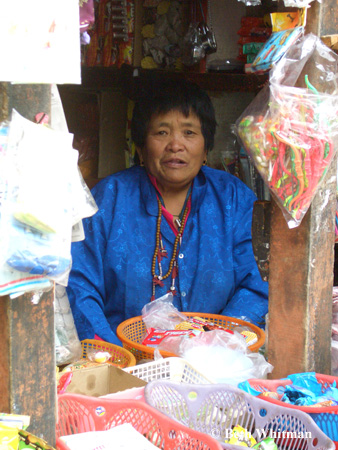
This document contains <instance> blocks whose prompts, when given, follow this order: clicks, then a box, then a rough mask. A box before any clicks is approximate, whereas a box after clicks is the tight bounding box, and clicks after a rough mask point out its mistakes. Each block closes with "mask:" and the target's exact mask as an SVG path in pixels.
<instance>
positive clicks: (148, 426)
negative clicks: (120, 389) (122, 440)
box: [56, 393, 222, 450]
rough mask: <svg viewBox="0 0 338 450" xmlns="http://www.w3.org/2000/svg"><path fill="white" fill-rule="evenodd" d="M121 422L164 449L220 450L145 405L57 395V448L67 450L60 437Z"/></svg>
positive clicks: (196, 433)
mask: <svg viewBox="0 0 338 450" xmlns="http://www.w3.org/2000/svg"><path fill="white" fill-rule="evenodd" d="M124 423H130V424H131V425H132V426H133V427H134V428H135V429H136V430H137V431H138V432H139V433H141V434H142V435H143V436H145V437H146V438H147V439H148V440H149V441H150V442H151V443H152V444H154V445H155V446H157V447H159V448H160V449H163V450H221V449H222V447H221V445H220V444H219V443H218V442H217V441H216V440H215V439H213V438H212V437H210V436H208V435H207V434H204V433H200V432H198V431H195V430H192V429H190V428H187V427H186V426H184V425H182V424H180V423H179V422H177V421H175V420H173V419H168V417H167V416H165V415H164V414H162V413H160V412H159V411H157V410H156V409H154V408H152V407H151V406H149V405H148V404H146V403H143V402H136V401H135V400H112V399H106V398H97V397H88V396H85V395H79V394H67V393H66V394H62V395H59V396H58V422H57V424H56V438H57V439H56V448H57V449H58V450H69V447H67V445H66V444H65V443H64V442H63V441H62V439H61V436H68V435H70V434H76V433H84V432H86V431H104V430H108V429H110V428H112V427H115V426H117V425H122V424H124Z"/></svg>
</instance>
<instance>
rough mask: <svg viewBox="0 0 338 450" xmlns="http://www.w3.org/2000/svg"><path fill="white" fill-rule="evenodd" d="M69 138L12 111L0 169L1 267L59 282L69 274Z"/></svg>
mask: <svg viewBox="0 0 338 450" xmlns="http://www.w3.org/2000/svg"><path fill="white" fill-rule="evenodd" d="M77 157H78V155H77V152H76V151H75V150H73V149H72V135H70V134H69V133H61V132H55V131H53V130H50V129H48V128H46V127H44V126H42V125H37V124H34V123H33V122H30V121H28V120H26V119H24V118H23V117H22V116H20V114H18V113H17V112H16V111H15V110H14V111H13V113H12V118H11V122H10V127H9V137H8V147H7V152H6V157H5V160H4V164H5V167H6V173H7V180H6V187H5V192H4V198H3V201H2V204H1V217H0V241H1V242H0V263H1V264H2V265H8V266H10V267H11V268H12V269H15V270H17V271H19V272H26V273H28V274H34V275H40V276H41V275H43V276H46V277H47V278H49V279H52V280H54V281H58V279H59V278H60V277H63V276H64V274H65V273H68V272H69V271H70V265H71V255H70V247H71V228H72V211H73V208H72V198H73V197H72V176H73V174H74V171H76V170H77Z"/></svg>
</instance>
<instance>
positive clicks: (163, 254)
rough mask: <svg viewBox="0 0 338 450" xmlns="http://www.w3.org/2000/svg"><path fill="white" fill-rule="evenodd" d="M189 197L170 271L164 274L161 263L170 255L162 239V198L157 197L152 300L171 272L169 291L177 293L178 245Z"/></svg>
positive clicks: (186, 209)
mask: <svg viewBox="0 0 338 450" xmlns="http://www.w3.org/2000/svg"><path fill="white" fill-rule="evenodd" d="M189 198H190V195H189V197H188V199H187V201H186V206H185V208H184V212H183V215H182V220H181V221H180V223H179V228H178V233H177V235H176V238H175V242H174V248H173V254H172V257H171V260H170V262H169V268H168V271H167V273H166V274H163V271H162V264H161V261H162V259H163V258H167V257H168V255H167V250H166V249H165V248H164V246H163V241H162V237H161V221H162V203H161V200H160V199H159V198H157V202H158V217H157V224H156V247H155V251H154V255H153V260H152V264H151V274H152V277H153V279H152V283H153V295H152V297H151V301H153V300H155V288H156V286H157V285H159V286H162V287H163V286H164V283H163V280H165V279H166V278H168V277H169V276H170V274H171V279H172V281H171V286H170V289H169V290H168V292H171V293H172V294H173V295H176V289H175V279H176V277H177V273H178V268H177V260H176V256H177V249H178V245H179V244H181V239H182V235H183V230H184V226H185V222H186V219H187V215H188V211H189ZM156 260H157V262H158V269H159V274H156Z"/></svg>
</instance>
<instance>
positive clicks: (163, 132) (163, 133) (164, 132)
mask: <svg viewBox="0 0 338 450" xmlns="http://www.w3.org/2000/svg"><path fill="white" fill-rule="evenodd" d="M157 134H158V135H160V136H165V135H166V134H167V132H166V131H164V130H159V131H158V132H157Z"/></svg>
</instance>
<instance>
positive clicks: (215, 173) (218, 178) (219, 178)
mask: <svg viewBox="0 0 338 450" xmlns="http://www.w3.org/2000/svg"><path fill="white" fill-rule="evenodd" d="M202 170H203V173H204V175H205V177H206V179H207V180H208V182H210V183H213V184H215V183H219V184H225V185H228V184H229V183H231V184H234V185H235V186H238V187H244V189H245V188H247V189H249V188H248V187H247V186H246V184H245V183H244V182H243V181H242V180H240V179H239V178H238V177H236V176H235V175H232V174H231V173H229V172H226V171H225V170H220V169H214V168H212V167H207V166H203V168H202Z"/></svg>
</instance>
